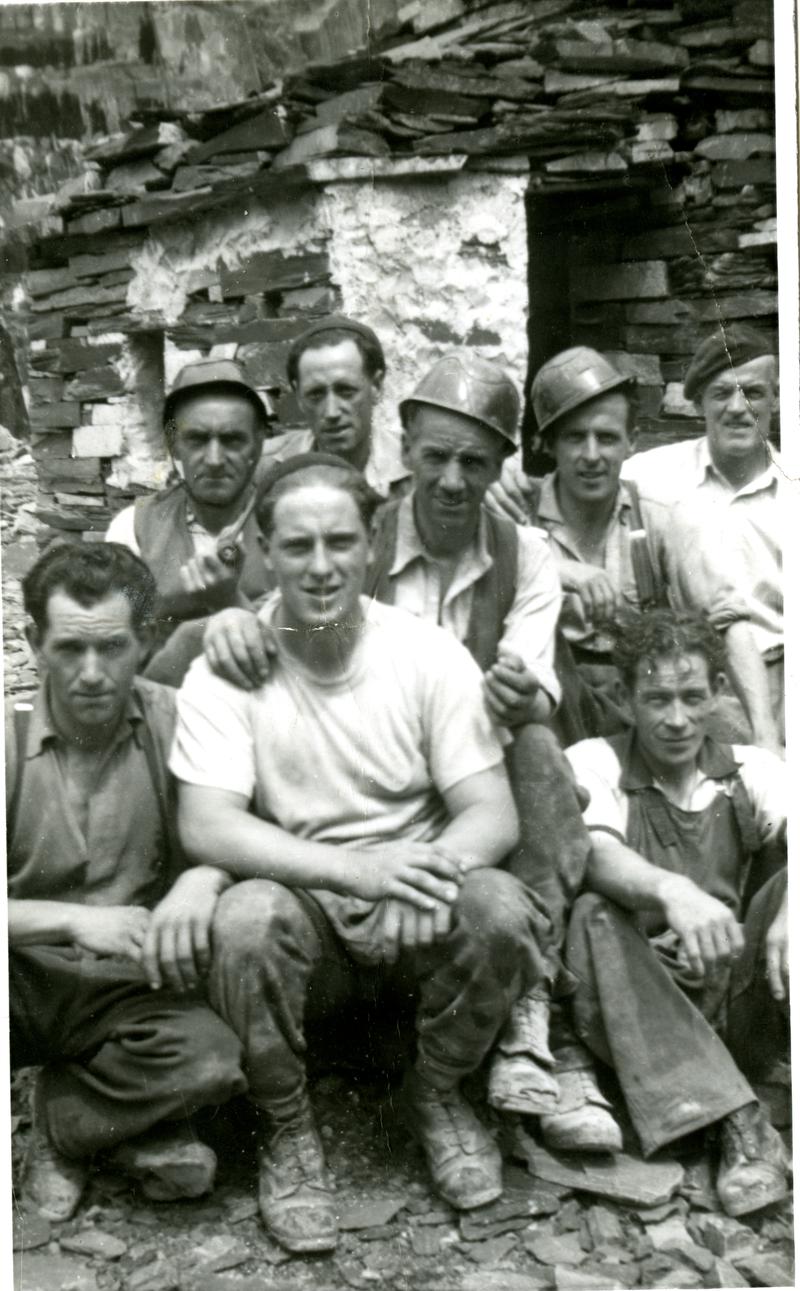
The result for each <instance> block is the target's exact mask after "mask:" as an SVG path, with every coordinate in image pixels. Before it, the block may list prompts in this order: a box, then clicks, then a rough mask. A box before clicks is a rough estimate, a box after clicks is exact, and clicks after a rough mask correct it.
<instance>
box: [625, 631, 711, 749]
mask: <svg viewBox="0 0 800 1291" xmlns="http://www.w3.org/2000/svg"><path fill="white" fill-rule="evenodd" d="M717 687H718V680H717V679H716V678H715V679H714V680H713V681H712V679H711V678H710V677H709V673H708V663H707V661H706V660H705V659H704V658H703V656H702V655H699V654H686V655H663V656H661V657H660V658H657V659H653V660H648V659H642V660H640V662H639V666H638V669H637V675H636V685H635V686H634V688H633V694H632V696H631V707H632V710H633V717H634V721H635V723H636V734H637V737H638V740H639V745H640V747H641V749H642V750H643V752H644V754H645V756H646V758H647V761H648V762H649V764H650V766H651V768H652V769H653V770H654V771H655V772H656V773H658V772H663V773H664V774H665V775H669V773H670V772H675V771H676V770H679V769H681V768H682V767H688V766H690V765H691V764H693V763H694V761H695V760H696V758H697V755H698V753H699V751H700V746H701V745H702V743H703V740H704V739H705V736H706V733H707V730H708V723H709V719H710V717H711V715H712V713H713V711H714V708H715V706H716V693H717Z"/></svg>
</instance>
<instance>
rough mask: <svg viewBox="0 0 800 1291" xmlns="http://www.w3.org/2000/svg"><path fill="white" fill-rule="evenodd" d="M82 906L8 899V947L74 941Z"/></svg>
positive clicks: (65, 902) (60, 944)
mask: <svg viewBox="0 0 800 1291" xmlns="http://www.w3.org/2000/svg"><path fill="white" fill-rule="evenodd" d="M82 909H83V907H82V906H80V905H76V904H74V903H73V902H69V901H25V900H10V901H9V903H8V944H9V946H37V945H40V946H41V945H47V946H63V945H71V944H72V943H73V942H74V941H75V940H76V925H77V919H78V916H79V912H80V911H82Z"/></svg>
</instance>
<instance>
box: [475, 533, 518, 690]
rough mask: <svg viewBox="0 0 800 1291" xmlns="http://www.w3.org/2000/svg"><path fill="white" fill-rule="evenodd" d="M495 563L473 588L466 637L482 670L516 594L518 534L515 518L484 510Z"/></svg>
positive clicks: (488, 662) (488, 664)
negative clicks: (506, 517)
mask: <svg viewBox="0 0 800 1291" xmlns="http://www.w3.org/2000/svg"><path fill="white" fill-rule="evenodd" d="M484 515H485V516H486V520H487V539H488V547H489V555H490V556H491V558H492V564H491V566H490V568H489V569H487V570H486V572H485V573H484V574H483V575H482V577H481V578H479V579H478V581H477V583H475V585H474V587H473V589H472V608H471V610H470V615H469V626H468V628H467V635H466V639H465V641H464V644H465V646H466V647H467V649H468V650H469V652H470V654H471V655H472V656H473V658H474V659H475V660H476V662H477V664H478V666H479V667H480V669H481V671H483V672H485V671H486V670H487V668H491V666H492V664H493V663H494V662H495V660H496V658H497V647H498V644H499V642H500V638H501V637H502V635H503V625H504V624H505V621H506V619H507V617H508V614H509V611H510V610H511V606H512V605H513V604H514V598H515V596H516V594H517V571H518V565H519V538H518V536H517V526H516V525H515V524H514V522H513V521H512V520H507V519H505V518H504V517H501V516H498V515H495V514H494V513H493V512H491V511H484Z"/></svg>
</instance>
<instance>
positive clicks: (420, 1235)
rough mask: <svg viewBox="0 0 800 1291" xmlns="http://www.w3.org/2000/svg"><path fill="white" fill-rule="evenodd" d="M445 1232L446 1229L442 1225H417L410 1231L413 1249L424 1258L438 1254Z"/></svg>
mask: <svg viewBox="0 0 800 1291" xmlns="http://www.w3.org/2000/svg"><path fill="white" fill-rule="evenodd" d="M443 1233H444V1230H443V1229H442V1228H441V1227H437V1228H428V1227H422V1226H420V1225H415V1226H414V1228H412V1229H411V1231H410V1233H409V1237H410V1238H411V1249H412V1250H413V1252H414V1254H415V1255H421V1256H423V1257H424V1258H430V1257H431V1256H433V1255H438V1254H439V1252H440V1250H441V1249H442V1236H443Z"/></svg>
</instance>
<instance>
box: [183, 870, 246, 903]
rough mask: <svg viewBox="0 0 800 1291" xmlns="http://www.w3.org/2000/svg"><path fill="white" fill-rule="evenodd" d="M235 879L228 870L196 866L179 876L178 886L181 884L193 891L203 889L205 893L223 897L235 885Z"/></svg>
mask: <svg viewBox="0 0 800 1291" xmlns="http://www.w3.org/2000/svg"><path fill="white" fill-rule="evenodd" d="M233 881H234V880H233V878H232V877H231V875H230V874H228V872H227V871H226V870H220V869H218V868H217V867H216V866H215V865H195V866H193V867H192V868H191V869H190V870H184V872H183V874H181V875H179V877H178V879H177V883H176V886H177V885H178V884H180V885H181V886H183V887H192V888H193V889H195V890H196V889H198V888H202V890H203V891H204V892H209V893H211V894H216V896H221V895H222V893H223V892H225V891H226V890H227V889H228V888H229V887H230V886H231V884H232V883H233Z"/></svg>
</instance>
